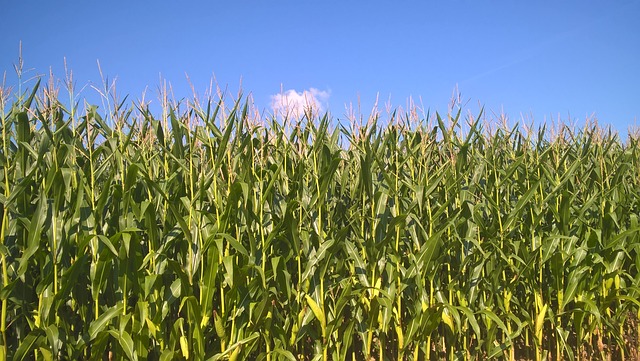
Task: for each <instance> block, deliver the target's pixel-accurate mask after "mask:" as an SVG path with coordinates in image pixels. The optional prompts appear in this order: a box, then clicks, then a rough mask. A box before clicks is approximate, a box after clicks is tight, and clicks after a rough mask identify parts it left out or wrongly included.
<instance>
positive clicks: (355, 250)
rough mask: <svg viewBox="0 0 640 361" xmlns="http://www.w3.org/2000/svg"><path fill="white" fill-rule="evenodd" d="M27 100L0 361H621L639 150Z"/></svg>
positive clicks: (7, 227) (22, 99)
mask: <svg viewBox="0 0 640 361" xmlns="http://www.w3.org/2000/svg"><path fill="white" fill-rule="evenodd" d="M38 88H39V87H38V85H36V86H35V87H34V89H33V91H32V92H29V93H26V94H25V95H24V96H22V95H20V94H18V95H16V96H15V97H14V98H12V99H9V96H7V95H6V93H5V95H4V96H3V99H2V104H1V105H2V109H5V110H4V111H3V112H2V117H1V123H2V124H1V126H2V144H1V147H2V149H1V152H2V153H1V156H0V167H1V169H0V180H1V182H0V207H1V208H0V213H1V215H2V225H1V226H2V228H1V232H2V233H1V237H0V240H1V245H0V255H1V263H2V264H1V267H2V269H1V271H2V288H1V291H0V298H1V301H2V318H1V322H0V331H1V340H0V341H1V342H2V344H3V345H4V346H3V347H1V348H0V352H1V353H2V355H0V356H4V357H9V358H12V359H14V360H23V359H37V360H51V359H101V358H104V359H130V360H135V359H147V358H148V359H164V360H169V359H179V358H184V359H195V360H200V359H210V360H217V359H256V360H259V359H266V360H297V359H305V360H306V359H322V360H345V359H353V360H363V359H369V358H375V359H377V360H382V359H395V360H399V359H406V360H427V359H434V358H446V359H454V358H463V359H474V358H489V357H496V356H497V357H500V358H503V357H505V358H510V359H516V358H525V359H542V358H544V357H546V358H553V359H579V358H584V356H585V354H586V355H588V357H589V358H591V357H595V358H607V357H611V356H613V357H614V358H625V357H629V356H632V355H634V353H635V352H636V351H637V350H635V346H637V344H638V332H637V331H638V324H637V320H638V311H639V309H640V307H639V306H640V303H639V302H638V297H639V295H640V288H638V286H639V285H640V284H639V282H640V274H639V272H638V269H639V268H640V252H638V247H639V244H640V243H639V242H638V239H639V234H638V231H639V230H640V227H639V225H638V216H637V215H638V213H639V212H640V197H639V195H638V193H639V190H640V187H639V184H640V148H639V147H638V139H637V138H634V137H629V139H628V140H626V141H625V142H622V141H621V140H620V139H619V138H618V136H617V135H616V134H613V133H610V132H604V131H603V130H602V129H600V128H598V127H596V126H592V127H585V128H584V129H583V130H579V131H575V132H574V131H573V130H572V129H569V128H560V129H559V130H558V131H557V132H556V134H551V132H550V131H547V130H545V128H541V129H540V130H539V131H538V132H526V131H523V130H521V129H520V128H518V127H515V128H513V129H510V128H507V127H504V126H497V127H494V129H493V130H489V129H488V128H490V127H489V123H487V122H483V121H480V120H479V119H480V118H482V117H476V118H474V117H471V116H469V117H467V118H466V119H463V118H462V117H461V113H460V112H457V113H455V112H454V113H451V114H449V115H447V116H446V117H444V119H443V118H442V117H440V116H439V115H434V116H426V117H425V119H424V120H419V121H418V120H416V119H415V118H414V117H413V116H412V115H411V114H403V115H400V114H391V115H390V118H389V119H388V121H386V122H385V124H379V123H378V121H377V119H378V118H377V117H372V118H371V119H370V120H369V121H368V122H367V123H366V124H361V125H359V126H352V127H351V128H350V129H347V128H345V127H342V126H340V125H336V124H334V123H333V122H332V120H331V118H330V117H329V116H324V117H321V116H314V115H313V114H312V112H308V114H306V115H305V116H301V117H299V118H298V119H291V118H288V119H284V120H282V119H279V120H278V119H276V118H275V117H270V118H269V117H265V118H263V119H256V117H255V115H253V112H251V111H249V110H250V108H249V107H248V106H247V105H246V103H243V102H241V101H240V100H238V101H235V102H232V104H231V103H226V104H225V102H224V100H225V99H220V98H216V100H210V101H208V102H205V104H204V105H200V103H199V102H197V101H195V100H194V101H188V102H182V103H173V104H171V103H165V104H164V107H163V109H162V114H161V115H159V116H154V115H153V114H152V112H151V111H149V109H148V107H147V106H146V105H145V104H141V103H137V104H134V105H131V106H129V105H126V102H121V103H119V102H111V103H109V104H110V105H111V106H110V107H107V110H106V111H104V112H102V113H101V112H100V111H99V110H98V108H97V107H93V106H91V107H89V106H87V107H86V110H84V111H82V112H80V111H79V110H78V107H77V105H75V106H74V105H72V106H71V107H65V106H63V105H62V104H61V102H60V101H59V100H58V98H57V97H56V95H55V92H53V91H51V90H48V91H47V89H44V91H43V90H42V89H40V90H38ZM9 101H11V104H10V103H9ZM634 345H635V346H634ZM636 356H637V355H636ZM4 357H3V358H4Z"/></svg>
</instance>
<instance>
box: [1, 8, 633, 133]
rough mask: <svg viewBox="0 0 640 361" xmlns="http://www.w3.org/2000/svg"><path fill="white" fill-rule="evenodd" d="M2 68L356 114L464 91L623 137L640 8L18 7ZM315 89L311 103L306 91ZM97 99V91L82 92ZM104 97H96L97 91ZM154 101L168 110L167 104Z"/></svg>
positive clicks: (442, 106)
mask: <svg viewBox="0 0 640 361" xmlns="http://www.w3.org/2000/svg"><path fill="white" fill-rule="evenodd" d="M0 9H1V10H0V34H1V35H0V71H3V72H6V85H15V84H16V82H17V80H16V76H15V72H14V71H13V66H14V64H16V63H17V60H18V48H19V42H20V41H22V55H23V58H24V67H25V69H33V70H31V71H30V72H28V73H27V75H26V76H25V77H27V78H28V77H30V76H34V75H37V74H47V73H48V72H49V69H52V70H53V72H54V74H55V75H56V76H58V77H60V78H63V77H64V65H63V64H64V63H63V60H64V58H66V61H67V64H68V66H69V68H70V69H72V70H73V72H74V79H75V81H76V86H77V88H78V89H80V88H82V87H83V86H85V85H87V84H93V85H98V86H99V84H100V75H99V72H98V66H97V61H98V60H99V61H100V64H101V68H102V71H103V73H104V74H105V75H107V76H108V77H109V78H110V79H114V78H117V89H118V93H119V94H121V95H125V94H129V96H130V97H131V99H139V98H140V96H141V94H142V92H143V91H144V90H145V88H148V92H147V99H152V100H155V99H156V96H157V89H158V86H159V85H160V83H161V82H160V79H161V78H162V79H166V80H167V81H169V82H171V84H172V86H173V89H174V94H175V95H176V97H177V98H183V97H189V96H191V94H192V93H191V89H190V86H189V83H188V81H187V80H186V77H185V74H188V76H189V78H190V79H191V82H192V83H193V85H194V86H195V89H196V91H197V92H198V94H199V95H200V96H202V95H203V94H204V93H205V91H206V89H207V88H208V84H209V82H210V80H211V78H212V76H213V75H215V77H216V79H217V82H218V83H219V85H220V86H222V87H228V89H229V90H230V91H232V92H237V91H238V89H239V87H240V83H242V89H243V90H244V92H245V94H246V93H249V92H250V93H251V95H252V96H253V98H254V101H255V105H256V106H257V107H258V108H260V109H264V110H265V111H267V112H269V111H272V110H273V107H272V102H273V101H274V99H275V100H277V98H274V96H275V95H277V94H278V93H281V90H283V91H284V92H285V94H286V95H288V96H289V97H290V98H292V99H293V98H295V96H296V95H298V96H300V95H304V96H308V97H315V99H316V100H317V101H318V102H319V103H320V104H321V106H322V107H323V109H324V110H329V111H330V112H331V113H332V114H333V115H334V116H335V117H338V118H341V117H342V118H343V117H344V115H345V113H346V112H345V105H346V104H349V103H354V104H355V103H357V102H358V100H359V99H360V101H361V104H362V106H363V112H365V113H368V109H369V108H370V107H371V105H372V104H373V102H374V100H375V99H376V96H377V95H378V94H379V97H380V102H381V103H386V102H387V101H389V99H390V103H391V105H393V106H406V104H407V100H408V98H409V97H413V98H414V99H415V100H416V101H419V100H420V99H421V100H422V104H423V105H424V106H425V108H429V109H431V110H432V111H436V110H437V111H439V112H441V113H446V111H447V107H448V103H449V100H450V99H451V96H452V93H453V91H454V89H456V87H457V89H458V91H459V92H460V94H461V99H462V101H463V102H464V103H465V104H467V107H466V108H467V109H470V110H472V111H477V110H478V109H479V104H482V105H484V106H485V107H486V108H487V110H488V111H489V114H492V113H496V114H497V113H500V112H502V111H504V113H506V114H507V115H508V116H509V119H510V121H511V122H516V121H519V120H520V119H522V117H523V116H524V117H526V119H532V118H533V119H534V120H535V121H536V122H538V123H541V122H544V121H547V122H549V121H551V119H554V120H555V119H558V117H559V118H560V119H561V120H563V121H565V122H578V123H581V122H583V121H584V119H585V118H586V117H588V116H593V115H595V116H596V117H597V118H598V120H599V122H600V124H610V125H613V126H614V128H616V129H618V130H619V131H620V132H621V133H623V134H624V133H626V130H627V127H628V126H630V125H633V124H634V123H636V122H637V121H638V120H639V119H638V118H639V116H640V88H639V87H640V66H639V64H640V20H639V19H640V1H631V0H626V1H624V0H607V1H596V0H593V1H568V0H567V1H515V0H509V1H503V0H492V1H489V0H486V1H471V0H466V1H461V0H451V1H408V0H407V1H404V0H398V1H375V0H373V1H372V0H370V1H348V0H341V1H332V0H323V1H303V0H297V1H280V0H270V1H257V0H253V1H252V0H245V1H224V2H222V1H159V0H157V1H119V0H118V1H86V0H84V1H78V0H67V1H43V0H41V1H36V0H26V1H9V0H0ZM305 91H306V93H304V92H305ZM84 92H85V93H87V95H86V96H87V97H90V96H91V95H90V94H89V93H91V92H93V93H95V91H93V90H91V88H90V87H87V88H85V90H84ZM94 95H95V94H94ZM155 101H156V104H157V100H155Z"/></svg>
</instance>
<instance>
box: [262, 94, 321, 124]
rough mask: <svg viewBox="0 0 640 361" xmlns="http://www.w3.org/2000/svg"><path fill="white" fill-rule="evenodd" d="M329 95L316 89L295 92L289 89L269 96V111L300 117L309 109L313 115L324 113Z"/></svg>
mask: <svg viewBox="0 0 640 361" xmlns="http://www.w3.org/2000/svg"><path fill="white" fill-rule="evenodd" d="M329 95H330V93H329V92H328V91H324V90H318V89H316V88H309V90H303V91H302V92H297V91H296V90H294V89H289V90H287V91H285V92H283V93H280V94H276V95H272V96H271V109H272V110H273V113H274V114H276V115H278V114H279V115H282V116H293V117H296V118H298V117H300V116H302V115H303V114H304V113H305V112H306V111H308V110H309V109H311V112H312V113H313V114H319V113H322V112H324V111H325V109H326V104H327V100H329Z"/></svg>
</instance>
